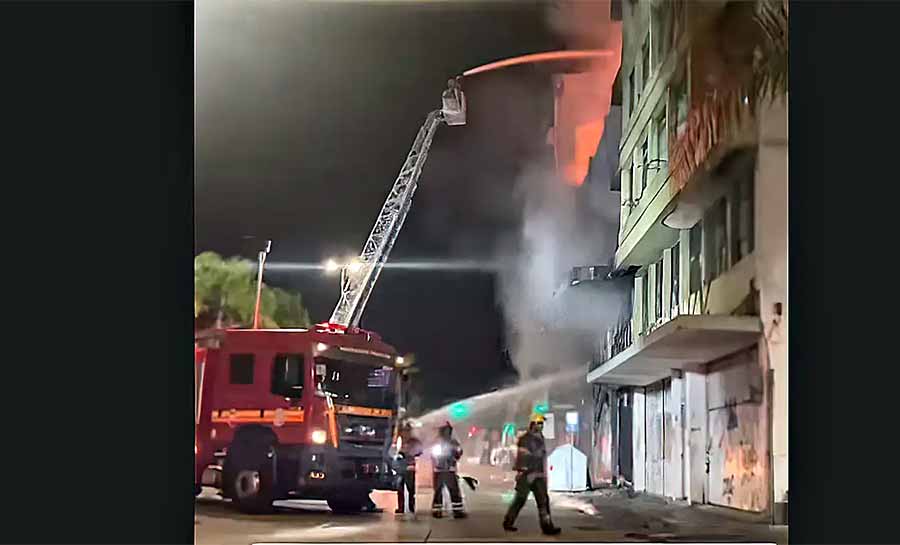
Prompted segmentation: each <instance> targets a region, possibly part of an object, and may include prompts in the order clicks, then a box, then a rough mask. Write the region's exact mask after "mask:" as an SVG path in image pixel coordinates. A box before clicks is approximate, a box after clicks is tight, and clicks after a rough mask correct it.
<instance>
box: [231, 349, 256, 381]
mask: <svg viewBox="0 0 900 545" xmlns="http://www.w3.org/2000/svg"><path fill="white" fill-rule="evenodd" d="M230 364H231V365H230V369H229V371H230V373H229V382H231V384H253V354H232V355H231V361H230Z"/></svg>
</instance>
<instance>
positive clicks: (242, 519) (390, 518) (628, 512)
mask: <svg viewBox="0 0 900 545" xmlns="http://www.w3.org/2000/svg"><path fill="white" fill-rule="evenodd" d="M511 490H512V486H511V483H503V482H493V483H484V486H482V487H480V488H479V489H478V490H477V491H475V492H473V491H471V490H466V491H465V492H466V497H465V501H466V508H467V510H468V512H469V518H467V519H459V520H457V519H453V518H452V517H449V516H445V518H443V519H434V518H432V517H431V514H430V504H431V493H432V492H431V489H430V488H426V487H424V486H423V487H420V488H419V489H418V493H417V501H418V503H419V513H418V515H417V517H416V519H415V520H413V519H411V518H409V517H408V516H407V517H406V518H400V517H399V516H397V515H395V514H394V509H395V508H396V495H395V494H394V493H391V492H375V493H374V494H373V495H372V498H373V500H374V501H375V502H376V503H377V504H378V506H379V507H381V508H383V509H384V512H383V513H364V514H358V515H335V514H332V513H331V511H330V510H329V509H328V507H327V505H326V504H325V502H314V501H285V502H278V503H276V509H275V511H274V512H273V513H271V514H267V515H244V514H242V513H239V512H238V511H237V510H236V509H234V508H233V507H232V506H231V505H230V503H229V502H227V501H223V500H221V499H220V498H219V497H218V496H215V495H214V494H213V493H212V491H210V490H204V494H203V495H201V496H200V498H198V499H197V501H196V504H195V505H196V508H195V513H196V516H195V519H196V521H195V525H194V529H195V543H198V544H201V545H214V544H217V545H232V544H234V545H237V544H241V545H245V544H250V543H289V542H352V541H361V542H397V541H410V542H432V541H434V542H446V541H482V542H484V541H488V542H490V541H522V542H528V541H530V542H534V541H550V542H553V541H556V542H573V541H575V542H577V541H585V542H590V541H593V542H622V541H625V542H637V543H640V542H649V541H652V542H673V543H679V542H681V543H687V542H695V543H696V542H753V543H779V544H784V543H787V542H788V536H787V534H788V532H787V528H786V527H771V526H769V525H767V524H765V523H761V522H758V521H754V520H752V517H748V516H746V515H743V514H741V513H730V512H723V511H722V509H716V508H709V507H704V506H700V507H697V506H695V507H689V506H685V505H675V504H670V503H666V502H665V501H663V500H661V499H658V498H653V497H647V496H645V495H637V496H634V497H629V495H628V494H626V493H625V492H623V491H619V490H603V491H592V492H584V493H578V494H558V493H551V510H552V514H553V519H554V522H555V523H556V525H557V526H560V527H561V528H562V530H563V531H562V534H561V535H558V536H552V537H548V536H544V535H543V534H541V532H540V528H539V526H538V520H537V508H536V507H535V504H534V500H533V499H532V498H529V500H528V503H527V504H526V506H525V508H524V509H523V510H522V514H521V515H520V516H519V520H518V521H517V522H516V526H517V527H518V528H519V531H518V532H515V533H508V532H505V531H504V530H503V529H502V527H501V521H502V518H503V514H504V513H505V511H506V506H507V504H508V502H509V501H510V499H511V495H512V491H511Z"/></svg>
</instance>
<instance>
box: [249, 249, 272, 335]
mask: <svg viewBox="0 0 900 545" xmlns="http://www.w3.org/2000/svg"><path fill="white" fill-rule="evenodd" d="M271 250H272V241H271V240H268V241H266V249H265V250H262V251H261V252H259V271H258V272H257V274H256V308H255V309H254V310H253V329H259V302H260V298H261V297H262V278H263V267H265V265H266V256H267V255H269V251H271Z"/></svg>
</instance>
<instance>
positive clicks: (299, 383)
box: [272, 354, 303, 398]
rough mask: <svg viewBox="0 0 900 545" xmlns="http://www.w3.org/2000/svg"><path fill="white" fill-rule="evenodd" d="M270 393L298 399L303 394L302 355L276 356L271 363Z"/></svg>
mask: <svg viewBox="0 0 900 545" xmlns="http://www.w3.org/2000/svg"><path fill="white" fill-rule="evenodd" d="M272 393H273V394H278V395H280V396H284V397H293V398H298V397H300V395H301V394H302V393H303V354H278V355H277V356H275V360H274V362H273V363H272Z"/></svg>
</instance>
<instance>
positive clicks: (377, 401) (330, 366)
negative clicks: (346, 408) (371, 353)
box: [315, 356, 396, 409]
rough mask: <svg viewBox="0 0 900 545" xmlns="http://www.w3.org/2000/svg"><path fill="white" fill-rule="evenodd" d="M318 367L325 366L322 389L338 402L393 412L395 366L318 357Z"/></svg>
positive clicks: (316, 360)
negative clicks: (393, 367) (391, 410)
mask: <svg viewBox="0 0 900 545" xmlns="http://www.w3.org/2000/svg"><path fill="white" fill-rule="evenodd" d="M315 362H316V365H324V366H325V376H324V378H323V380H322V384H321V387H322V389H323V390H324V391H325V393H326V394H327V395H328V396H329V397H331V398H332V399H334V402H335V403H339V404H347V405H359V406H363V407H375V408H380V409H391V408H393V406H394V403H395V402H396V399H395V395H394V385H395V384H396V383H395V376H394V375H395V373H394V370H393V369H392V368H391V367H382V366H372V365H368V364H364V363H357V362H352V361H342V360H336V359H331V358H325V357H322V356H318V357H316V359H315Z"/></svg>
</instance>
